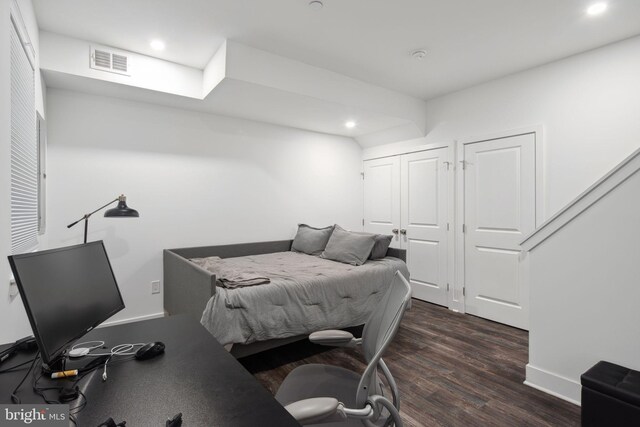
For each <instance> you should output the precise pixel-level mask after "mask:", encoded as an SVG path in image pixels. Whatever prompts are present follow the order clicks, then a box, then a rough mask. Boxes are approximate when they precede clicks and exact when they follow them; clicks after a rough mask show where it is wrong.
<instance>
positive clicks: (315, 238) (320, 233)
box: [291, 224, 333, 255]
mask: <svg viewBox="0 0 640 427" xmlns="http://www.w3.org/2000/svg"><path fill="white" fill-rule="evenodd" d="M332 232H333V226H329V227H324V228H315V227H311V226H309V225H307V224H299V225H298V232H297V233H296V237H295V238H294V239H293V244H292V245H291V250H292V251H293V252H302V253H305V254H308V255H320V254H321V253H322V251H323V250H324V248H325V247H326V246H327V242H328V241H329V237H331V233H332Z"/></svg>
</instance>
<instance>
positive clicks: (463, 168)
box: [460, 160, 467, 170]
mask: <svg viewBox="0 0 640 427" xmlns="http://www.w3.org/2000/svg"><path fill="white" fill-rule="evenodd" d="M460 164H461V165H462V170H465V169H466V168H467V162H465V161H464V160H460Z"/></svg>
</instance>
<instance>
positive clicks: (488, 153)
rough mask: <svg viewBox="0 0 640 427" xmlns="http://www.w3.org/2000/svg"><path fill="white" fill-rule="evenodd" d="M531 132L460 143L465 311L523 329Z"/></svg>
mask: <svg viewBox="0 0 640 427" xmlns="http://www.w3.org/2000/svg"><path fill="white" fill-rule="evenodd" d="M535 144H536V142H535V134H533V133H530V134H525V135H518V136H512V137H508V138H500V139H494V140H488V141H481V142H477V143H469V144H466V145H465V146H464V165H465V168H464V221H465V224H466V227H465V233H464V262H465V265H464V280H465V288H466V298H465V307H466V311H467V313H469V314H473V315H476V316H480V317H484V318H486V319H491V320H495V321H497V322H501V323H506V324H507V325H511V326H516V327H518V328H523V329H527V328H528V307H529V290H528V288H527V285H526V280H525V278H524V277H523V274H524V272H523V271H522V268H521V266H520V262H519V261H520V242H521V241H522V239H523V238H524V237H525V236H526V235H527V234H529V233H530V232H532V231H533V230H534V229H535V195H536V185H535Z"/></svg>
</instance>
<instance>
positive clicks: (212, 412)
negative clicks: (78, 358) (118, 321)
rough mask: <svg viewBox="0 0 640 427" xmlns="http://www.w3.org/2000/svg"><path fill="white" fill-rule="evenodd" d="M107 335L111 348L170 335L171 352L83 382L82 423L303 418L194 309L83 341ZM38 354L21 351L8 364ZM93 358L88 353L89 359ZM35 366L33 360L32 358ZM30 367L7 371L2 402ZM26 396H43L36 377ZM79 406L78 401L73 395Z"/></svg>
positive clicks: (284, 421)
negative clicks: (179, 415)
mask: <svg viewBox="0 0 640 427" xmlns="http://www.w3.org/2000/svg"><path fill="white" fill-rule="evenodd" d="M89 340H101V341H105V343H106V344H105V345H106V346H108V347H109V348H111V347H112V346H114V345H116V344H121V343H139V342H150V341H162V342H164V343H165V344H166V350H165V354H163V355H161V356H158V357H156V358H154V359H150V360H145V361H137V360H131V361H127V362H122V363H114V364H113V365H111V364H110V365H109V366H108V371H107V372H108V377H109V378H108V380H107V381H106V382H102V378H101V376H102V369H99V370H97V371H94V372H93V373H91V374H89V375H88V376H87V377H85V379H83V380H82V381H81V382H80V388H81V390H82V391H83V393H84V394H85V395H86V397H87V406H86V408H85V409H84V410H83V411H82V412H80V413H79V414H78V416H77V419H78V424H79V425H80V426H82V427H84V426H96V425H98V424H100V423H101V422H104V421H105V420H106V419H107V418H109V417H112V418H113V419H114V420H115V421H116V422H120V421H126V422H127V426H131V427H138V426H142V427H146V426H149V427H161V426H164V425H165V421H166V420H167V418H169V417H173V416H174V415H175V414H177V413H178V412H182V414H183V425H184V426H185V427H192V426H198V427H199V426H203V427H208V426H232V427H243V426H247V427H255V426H278V427H288V426H299V424H298V423H297V422H296V421H295V419H294V418H293V417H291V416H290V415H289V413H288V412H287V411H286V410H285V409H284V408H283V407H282V406H281V405H280V404H279V403H278V402H277V401H276V400H275V399H274V398H273V396H272V395H271V394H270V393H269V392H268V391H267V390H266V389H265V388H263V387H262V386H261V385H260V384H259V383H258V381H257V380H256V379H255V378H254V377H253V376H252V375H251V374H250V373H249V372H247V371H246V370H245V369H244V368H243V367H242V365H240V364H239V363H238V362H237V361H236V359H235V358H234V357H233V356H231V355H230V354H229V353H228V352H227V351H225V349H224V348H223V347H222V346H221V345H220V344H219V343H218V342H217V341H216V340H215V339H214V338H213V337H212V336H211V334H209V332H208V331H207V330H206V329H204V327H203V326H202V325H200V323H198V322H197V321H195V320H193V319H192V318H190V317H186V316H171V317H165V318H162V319H154V320H147V321H143V322H136V323H128V324H124V325H117V326H111V327H106V328H99V329H95V330H93V331H91V332H90V333H89V334H87V335H86V336H85V337H83V338H81V339H80V341H81V342H83V341H89ZM32 357H33V355H32V354H31V355H28V354H18V355H16V356H14V357H12V358H11V359H9V360H7V361H6V362H5V363H4V364H3V366H2V367H5V368H6V367H8V366H12V365H14V364H16V363H19V362H21V361H24V360H28V359H30V358H32ZM88 361H89V359H87V358H84V359H83V362H82V364H85V363H87V362H88ZM27 367H28V365H27ZM25 373H26V370H19V371H17V372H13V373H6V374H0V402H1V403H11V399H10V394H11V391H12V390H13V388H14V387H15V386H16V385H17V384H18V382H19V381H20V380H21V379H22V377H23V376H24V374H25ZM19 396H20V398H21V399H22V402H23V403H43V402H42V400H41V398H40V397H39V396H37V395H36V394H34V393H33V392H32V390H31V378H29V379H28V381H25V384H24V385H23V386H22V388H21V389H20V391H19ZM71 406H74V405H73V403H72V404H71Z"/></svg>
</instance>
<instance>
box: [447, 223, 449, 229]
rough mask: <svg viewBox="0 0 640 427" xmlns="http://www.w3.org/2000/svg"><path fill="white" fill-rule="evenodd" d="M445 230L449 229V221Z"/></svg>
mask: <svg viewBox="0 0 640 427" xmlns="http://www.w3.org/2000/svg"><path fill="white" fill-rule="evenodd" d="M447 231H449V223H447Z"/></svg>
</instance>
